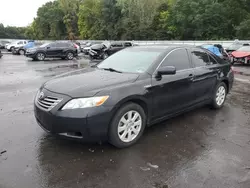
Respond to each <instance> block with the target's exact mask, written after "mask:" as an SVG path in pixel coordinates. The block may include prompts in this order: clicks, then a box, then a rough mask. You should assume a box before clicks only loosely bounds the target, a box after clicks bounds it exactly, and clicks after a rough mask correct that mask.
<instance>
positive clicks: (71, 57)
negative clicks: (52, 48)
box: [66, 52, 74, 60]
mask: <svg viewBox="0 0 250 188" xmlns="http://www.w3.org/2000/svg"><path fill="white" fill-rule="evenodd" d="M66 58H67V60H73V59H74V53H73V52H68V53H67V54H66Z"/></svg>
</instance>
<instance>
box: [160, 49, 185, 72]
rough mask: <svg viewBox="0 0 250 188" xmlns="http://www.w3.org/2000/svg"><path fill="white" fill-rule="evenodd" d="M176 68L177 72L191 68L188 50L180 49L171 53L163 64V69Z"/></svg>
mask: <svg viewBox="0 0 250 188" xmlns="http://www.w3.org/2000/svg"><path fill="white" fill-rule="evenodd" d="M165 66H174V67H175V68H176V70H177V71H180V70H185V69H189V68H190V63H189V58H188V53H187V50H186V49H178V50H175V51H173V52H171V53H170V54H169V55H168V56H167V58H166V59H165V60H164V61H163V63H162V64H161V67H165Z"/></svg>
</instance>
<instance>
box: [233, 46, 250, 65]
mask: <svg viewBox="0 0 250 188" xmlns="http://www.w3.org/2000/svg"><path fill="white" fill-rule="evenodd" d="M231 55H232V58H233V62H232V63H233V64H234V63H236V62H237V63H241V64H250V46H243V47H241V48H239V49H238V50H236V51H234V52H232V54H231Z"/></svg>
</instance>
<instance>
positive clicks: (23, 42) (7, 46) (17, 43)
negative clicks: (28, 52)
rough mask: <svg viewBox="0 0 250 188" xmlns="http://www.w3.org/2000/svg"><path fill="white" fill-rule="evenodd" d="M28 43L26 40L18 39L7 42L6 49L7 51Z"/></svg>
mask: <svg viewBox="0 0 250 188" xmlns="http://www.w3.org/2000/svg"><path fill="white" fill-rule="evenodd" d="M27 43H28V41H27V40H19V41H15V42H12V43H9V44H7V45H6V49H7V50H8V51H13V50H14V49H15V48H17V47H21V46H24V45H26V44H27Z"/></svg>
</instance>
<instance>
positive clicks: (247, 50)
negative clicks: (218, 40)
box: [237, 46, 250, 52]
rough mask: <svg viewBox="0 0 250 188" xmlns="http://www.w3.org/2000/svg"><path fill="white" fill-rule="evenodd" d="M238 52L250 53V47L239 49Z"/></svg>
mask: <svg viewBox="0 0 250 188" xmlns="http://www.w3.org/2000/svg"><path fill="white" fill-rule="evenodd" d="M237 51H239V52H250V46H243V47H241V48H239V49H238V50H237Z"/></svg>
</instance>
